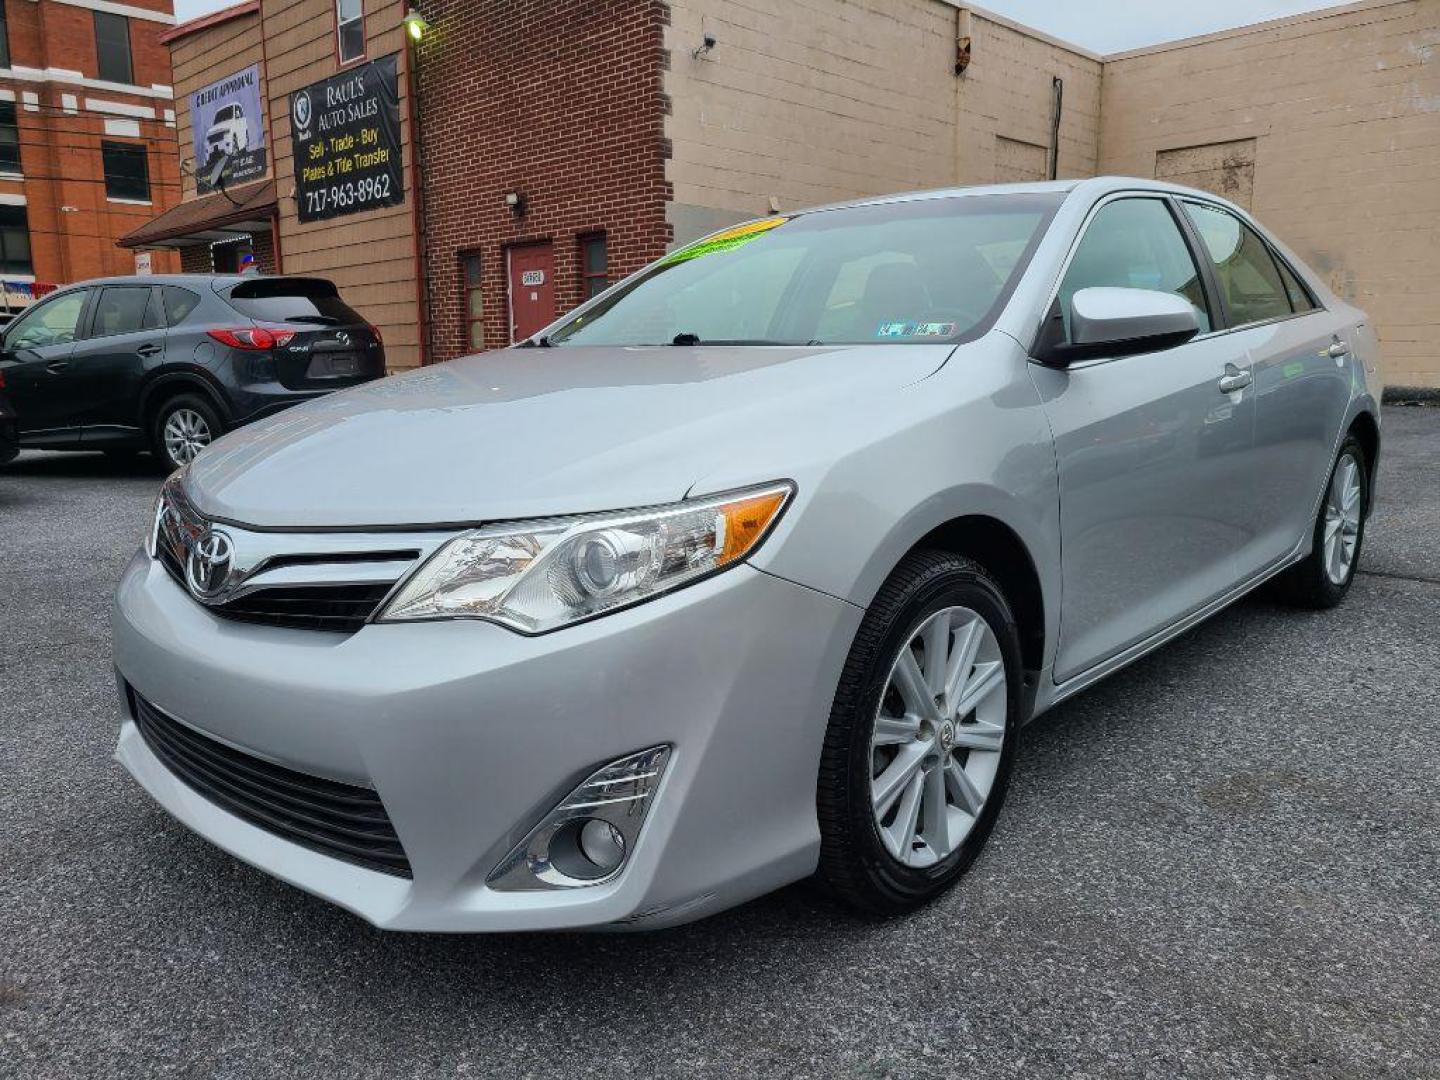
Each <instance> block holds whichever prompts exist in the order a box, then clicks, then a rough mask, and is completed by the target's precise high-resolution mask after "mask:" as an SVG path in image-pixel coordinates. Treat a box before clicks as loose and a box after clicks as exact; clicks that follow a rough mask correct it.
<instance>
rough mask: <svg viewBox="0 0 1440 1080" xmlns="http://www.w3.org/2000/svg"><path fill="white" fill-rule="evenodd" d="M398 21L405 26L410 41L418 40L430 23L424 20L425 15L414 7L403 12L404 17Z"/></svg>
mask: <svg viewBox="0 0 1440 1080" xmlns="http://www.w3.org/2000/svg"><path fill="white" fill-rule="evenodd" d="M400 23H401V25H402V26H404V27H405V32H406V33H407V34H409V35H410V40H411V41H419V40H420V39H421V38H423V37H424V36H425V32H426V31H427V30H429V29H430V24H429V23H428V22H426V21H425V16H424V15H421V14H420V12H418V11H417V10H415V9H414V8H411V9H410V10H409V11H408V12H406V13H405V17H404V18H403V19H401V20H400Z"/></svg>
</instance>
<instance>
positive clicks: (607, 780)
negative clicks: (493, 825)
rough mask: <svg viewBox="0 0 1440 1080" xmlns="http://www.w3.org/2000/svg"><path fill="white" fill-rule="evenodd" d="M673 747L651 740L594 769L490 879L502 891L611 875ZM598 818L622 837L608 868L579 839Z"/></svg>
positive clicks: (574, 884) (595, 881) (571, 885)
mask: <svg viewBox="0 0 1440 1080" xmlns="http://www.w3.org/2000/svg"><path fill="white" fill-rule="evenodd" d="M670 749H671V748H670V747H669V746H668V745H667V746H652V747H650V748H649V749H648V750H640V751H637V752H636V753H633V754H627V755H626V756H625V757H622V758H617V759H615V760H614V761H612V762H610V763H609V764H608V765H603V766H601V767H600V768H598V769H596V770H595V771H594V772H593V773H591V774H590V775H589V776H588V777H587V778H586V779H585V780H584V781H583V782H582V783H581V784H580V785H579V786H577V787H576V788H575V790H574V791H572V792H570V794H569V795H567V796H566V797H565V798H564V799H563V800H561V802H560V803H559V805H557V806H556V807H555V809H553V810H551V811H550V813H548V814H546V815H545V817H544V818H543V819H542V820H541V822H540V824H538V825H536V826H535V828H533V829H531V830H530V832H529V834H528V835H527V836H526V837H525V839H524V840H522V841H521V842H520V843H519V844H517V845H515V847H514V848H513V849H512V850H511V852H510V854H508V855H506V856H505V858H503V859H501V860H500V862H499V863H498V864H497V865H496V867H495V869H494V870H492V871H490V875H489V877H488V878H487V879H486V883H487V884H488V885H489V886H490V888H492V889H496V890H499V891H501V892H523V891H531V890H536V889H576V888H581V887H583V886H586V885H603V884H604V883H605V882H607V881H613V880H614V879H615V878H616V877H617V876H619V874H620V873H621V872H622V871H624V869H625V866H626V864H627V863H628V862H629V861H630V857H631V855H632V854H634V851H635V841H636V839H637V838H638V837H639V835H640V826H642V825H643V824H644V823H645V815H646V814H648V813H649V812H650V804H651V802H653V796H654V794H655V789H656V788H657V787H659V785H660V777H661V775H662V774H663V773H664V772H665V766H666V764H667V763H668V762H669V760H670ZM596 820H598V821H603V822H607V823H608V824H610V825H612V826H613V827H614V828H615V830H616V832H618V833H619V835H620V840H621V841H622V843H621V845H620V846H621V850H622V852H623V855H622V857H621V859H620V862H619V863H618V864H617V865H616V866H614V867H613V868H610V869H605V868H602V867H599V866H596V865H594V864H593V863H589V860H588V859H586V857H585V854H584V851H583V848H582V846H581V845H580V843H579V836H580V834H581V831H582V830H583V828H584V826H585V824H586V823H588V822H590V821H596ZM587 863H589V866H587V865H586V864H587ZM590 868H593V869H594V870H595V873H594V874H593V875H590V874H588V873H587V870H588V869H590Z"/></svg>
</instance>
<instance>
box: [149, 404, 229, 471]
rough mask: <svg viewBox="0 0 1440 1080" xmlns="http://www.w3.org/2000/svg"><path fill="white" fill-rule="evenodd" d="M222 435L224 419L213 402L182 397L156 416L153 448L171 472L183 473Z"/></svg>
mask: <svg viewBox="0 0 1440 1080" xmlns="http://www.w3.org/2000/svg"><path fill="white" fill-rule="evenodd" d="M221 433H222V428H221V426H220V416H219V414H218V413H216V411H215V407H214V406H213V405H211V404H210V402H208V401H206V400H205V399H204V398H203V397H200V396H199V395H198V394H181V395H180V396H179V397H173V398H171V399H170V400H169V401H167V402H165V404H164V405H162V406H160V410H159V411H158V412H157V413H156V414H155V423H154V426H153V428H152V429H151V435H150V442H151V448H152V449H153V450H154V452H155V456H156V457H158V458H159V459H160V460H161V462H163V463H164V464H165V466H166V467H167V468H168V469H170V470H174V469H179V468H182V467H183V466H186V465H189V464H190V462H192V461H194V460H195V455H196V454H198V453H200V451H201V450H203V449H205V447H207V446H209V445H210V444H211V443H212V442H214V441H215V440H216V439H218V438H219V437H220V435H221Z"/></svg>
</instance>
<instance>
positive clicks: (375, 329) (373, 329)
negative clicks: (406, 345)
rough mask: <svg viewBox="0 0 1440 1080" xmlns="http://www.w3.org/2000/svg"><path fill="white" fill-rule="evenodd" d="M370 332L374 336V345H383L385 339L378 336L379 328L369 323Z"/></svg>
mask: <svg viewBox="0 0 1440 1080" xmlns="http://www.w3.org/2000/svg"><path fill="white" fill-rule="evenodd" d="M370 332H371V333H372V334H374V335H375V344H376V345H384V344H385V339H384V338H383V337H381V336H380V327H378V326H376V325H375V324H374V323H371V324H370Z"/></svg>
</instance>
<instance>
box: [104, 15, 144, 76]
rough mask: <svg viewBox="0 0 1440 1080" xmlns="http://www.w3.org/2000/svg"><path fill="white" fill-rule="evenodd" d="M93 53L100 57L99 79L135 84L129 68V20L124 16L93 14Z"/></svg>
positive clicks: (132, 72)
mask: <svg viewBox="0 0 1440 1080" xmlns="http://www.w3.org/2000/svg"><path fill="white" fill-rule="evenodd" d="M95 51H96V53H97V54H98V55H99V57H100V78H102V79H104V80H105V81H106V82H117V83H132V84H133V83H134V82H135V73H134V70H133V69H132V68H131V66H130V20H129V19H127V18H126V17H125V16H124V15H112V14H111V13H110V12H108V11H97V12H95Z"/></svg>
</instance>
